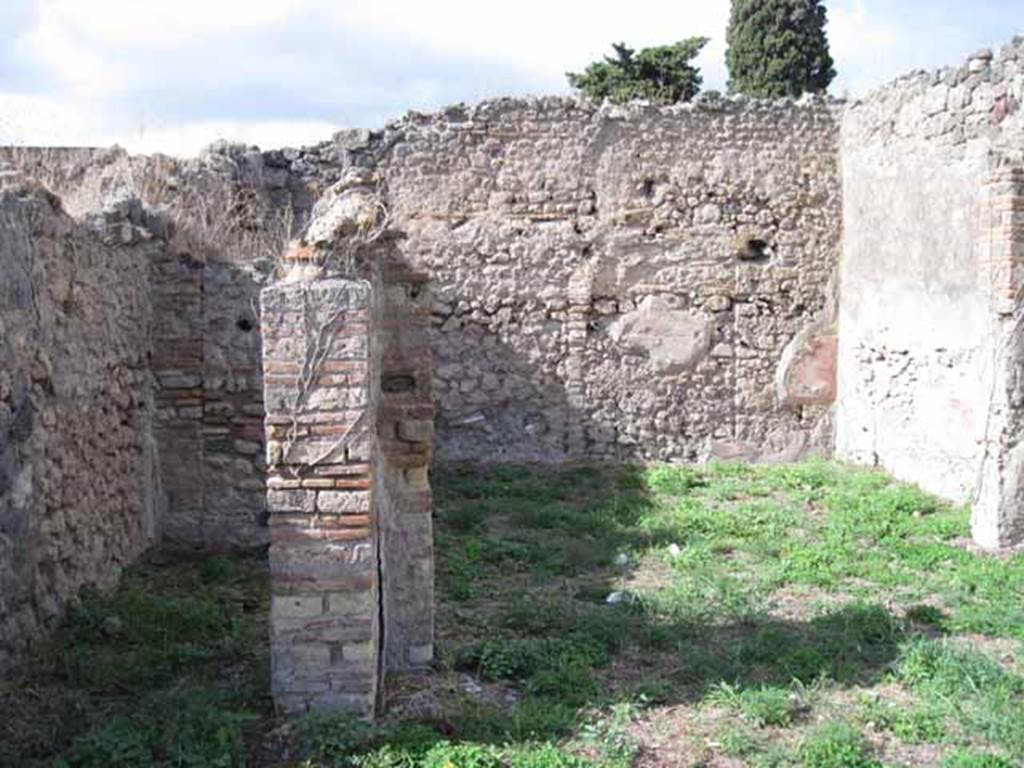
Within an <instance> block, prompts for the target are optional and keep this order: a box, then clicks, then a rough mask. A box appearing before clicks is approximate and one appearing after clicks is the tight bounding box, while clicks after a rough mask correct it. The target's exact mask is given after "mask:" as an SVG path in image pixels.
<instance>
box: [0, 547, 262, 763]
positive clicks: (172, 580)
mask: <svg viewBox="0 0 1024 768" xmlns="http://www.w3.org/2000/svg"><path fill="white" fill-rule="evenodd" d="M171 559H172V560H173V563H172V564H169V565H167V564H163V563H164V559H160V560H156V559H154V560H151V561H147V562H143V563H140V564H139V565H136V566H133V567H131V568H129V569H127V570H126V571H125V572H124V574H123V576H122V578H121V582H120V584H119V585H118V586H117V587H116V588H115V589H114V590H112V591H110V592H109V593H105V594H101V593H96V592H88V593H85V594H83V595H82V596H81V598H80V599H79V600H78V601H77V602H76V603H73V604H72V606H71V607H70V609H69V610H68V612H67V616H66V618H65V621H64V623H63V624H62V625H61V627H60V629H59V630H58V631H57V633H56V634H55V636H54V638H53V640H52V641H51V642H50V643H48V644H47V645H46V646H45V647H44V648H42V649H41V650H40V653H39V655H38V656H37V658H36V660H35V662H34V668H33V673H32V675H31V676H30V677H29V678H28V679H26V681H25V682H24V683H23V684H22V686H21V687H19V688H15V689H13V690H11V691H9V692H7V693H6V695H5V696H4V697H3V705H4V708H5V712H9V714H7V715H5V717H4V718H0V765H12V766H13V765H17V766H19V767H21V766H25V767H26V768H27V767H28V766H44V765H45V766H58V768H59V766H65V767H70V768H100V767H101V766H103V767H104V768H106V766H140V767H144V768H146V767H149V766H153V767H160V768H163V767H164V766H167V767H168V768H169V767H170V766H225V767H230V766H236V765H239V766H240V765H242V764H243V763H244V760H245V754H246V742H247V739H248V738H249V737H250V735H252V734H253V733H254V732H255V731H256V728H257V725H258V723H259V722H260V721H262V720H265V719H267V718H269V717H270V714H271V713H270V707H269V704H270V702H269V695H268V682H269V680H268V678H269V674H268V669H267V656H266V611H267V579H266V562H265V561H264V560H262V559H259V558H256V557H249V556H233V557H227V556H216V557H209V558H199V559H197V558H195V557H193V556H190V555H188V554H184V555H180V556H175V557H174V558H171Z"/></svg>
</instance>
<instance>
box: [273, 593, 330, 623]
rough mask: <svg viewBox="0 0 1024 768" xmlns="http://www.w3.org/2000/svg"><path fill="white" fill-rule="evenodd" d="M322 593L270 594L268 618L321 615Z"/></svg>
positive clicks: (298, 617)
mask: <svg viewBox="0 0 1024 768" xmlns="http://www.w3.org/2000/svg"><path fill="white" fill-rule="evenodd" d="M323 612H324V598H323V595H322V594H319V593H316V594H305V595H272V596H271V598H270V620H271V621H274V620H276V619H279V618H280V619H309V618H314V617H317V616H321V615H323Z"/></svg>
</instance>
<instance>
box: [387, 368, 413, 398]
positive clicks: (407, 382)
mask: <svg viewBox="0 0 1024 768" xmlns="http://www.w3.org/2000/svg"><path fill="white" fill-rule="evenodd" d="M380 388H381V390H382V391H383V392H386V393H387V394H389V395H393V394H397V393H399V392H412V391H414V390H415V389H416V377H415V376H411V375H409V374H407V373H398V374H391V375H390V376H382V377H381V380H380Z"/></svg>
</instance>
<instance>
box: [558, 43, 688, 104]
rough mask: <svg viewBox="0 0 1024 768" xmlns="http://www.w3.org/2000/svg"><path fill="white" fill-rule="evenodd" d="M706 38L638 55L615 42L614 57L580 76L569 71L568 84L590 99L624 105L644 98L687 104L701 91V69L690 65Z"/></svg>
mask: <svg viewBox="0 0 1024 768" xmlns="http://www.w3.org/2000/svg"><path fill="white" fill-rule="evenodd" d="M707 42H708V39H707V38H706V37H690V38H687V39H686V40H680V41H679V42H677V43H672V44H671V45H660V46H656V47H653V48H643V49H641V50H640V52H639V53H637V52H636V51H634V50H633V49H632V48H629V47H628V46H626V45H625V43H615V44H613V45H612V48H614V49H615V56H614V57H612V56H606V57H605V59H604V60H603V61H595V62H593V63H592V64H591V65H590V66H588V67H587V68H586V69H585V70H584V71H583V72H582V73H575V72H569V73H568V74H567V77H568V78H569V84H570V85H571V86H572V87H573V88H576V89H577V90H579V91H581V92H582V93H583V94H584V95H586V96H589V97H590V98H592V99H610V100H611V101H614V102H616V103H619V104H621V103H623V102H626V101H630V100H631V99H647V100H649V101H652V102H655V103H658V104H675V103H676V102H678V101H689V100H690V99H692V98H693V97H694V96H696V95H697V93H698V92H699V91H700V85H701V82H702V79H701V76H700V69H698V68H697V67H695V66H693V64H691V62H692V61H693V59H695V58H696V57H697V54H699V53H700V51H701V49H702V48H703V47H704V46H705V45H707Z"/></svg>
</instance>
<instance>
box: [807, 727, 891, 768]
mask: <svg viewBox="0 0 1024 768" xmlns="http://www.w3.org/2000/svg"><path fill="white" fill-rule="evenodd" d="M798 758H799V761H800V765H802V766H804V768H882V764H881V763H880V762H878V760H876V759H874V758H873V757H872V756H871V754H870V751H869V749H868V745H867V741H866V740H865V739H864V737H863V736H862V735H861V734H860V732H859V731H858V730H857V729H856V728H854V727H853V726H851V725H849V724H848V723H842V722H836V723H827V724H825V725H823V726H820V727H818V728H815V729H814V730H813V731H812V732H811V733H810V734H809V735H808V736H807V738H806V739H804V741H803V743H802V744H801V745H800V749H799V750H798Z"/></svg>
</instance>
